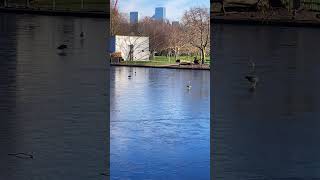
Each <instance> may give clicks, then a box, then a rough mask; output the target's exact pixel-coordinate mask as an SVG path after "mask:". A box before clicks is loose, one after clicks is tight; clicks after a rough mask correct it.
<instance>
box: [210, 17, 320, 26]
mask: <svg viewBox="0 0 320 180" xmlns="http://www.w3.org/2000/svg"><path fill="white" fill-rule="evenodd" d="M211 22H212V23H213V24H235V25H261V26H288V27H313V28H319V27H320V23H319V22H313V21H308V20H306V21H292V20H279V19H269V20H261V19H250V18H246V19H245V18H243V19H242V18H220V17H219V18H217V17H213V18H212V21H211Z"/></svg>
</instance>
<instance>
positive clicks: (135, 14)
mask: <svg viewBox="0 0 320 180" xmlns="http://www.w3.org/2000/svg"><path fill="white" fill-rule="evenodd" d="M138 21H139V14H138V12H130V23H131V24H135V23H138Z"/></svg>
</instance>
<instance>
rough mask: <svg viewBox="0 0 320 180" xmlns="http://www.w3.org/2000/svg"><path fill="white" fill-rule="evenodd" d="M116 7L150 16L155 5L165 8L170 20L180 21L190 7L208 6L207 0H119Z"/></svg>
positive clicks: (126, 11)
mask: <svg viewBox="0 0 320 180" xmlns="http://www.w3.org/2000/svg"><path fill="white" fill-rule="evenodd" d="M118 7H119V10H120V11H121V12H124V13H128V14H130V12H134V11H137V12H139V18H143V17H146V16H148V17H152V16H153V15H154V14H155V8H156V7H164V8H166V18H167V19H168V20H170V21H180V20H181V18H182V16H183V13H184V12H185V11H186V10H188V9H190V8H191V7H207V8H210V1H209V0H175V1H170V0H155V1H153V2H150V1H148V0H137V1H135V2H134V3H133V2H132V1H129V0H120V1H119V2H118Z"/></svg>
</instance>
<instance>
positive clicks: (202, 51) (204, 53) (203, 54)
mask: <svg viewBox="0 0 320 180" xmlns="http://www.w3.org/2000/svg"><path fill="white" fill-rule="evenodd" d="M205 58H206V52H205V49H201V64H204V59H205Z"/></svg>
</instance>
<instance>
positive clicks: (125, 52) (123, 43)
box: [109, 35, 150, 61]
mask: <svg viewBox="0 0 320 180" xmlns="http://www.w3.org/2000/svg"><path fill="white" fill-rule="evenodd" d="M109 47H110V49H109V53H111V54H115V53H116V54H121V57H122V59H123V60H124V61H149V57H150V51H149V37H144V36H118V35H116V36H112V37H111V38H110V46H109Z"/></svg>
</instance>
